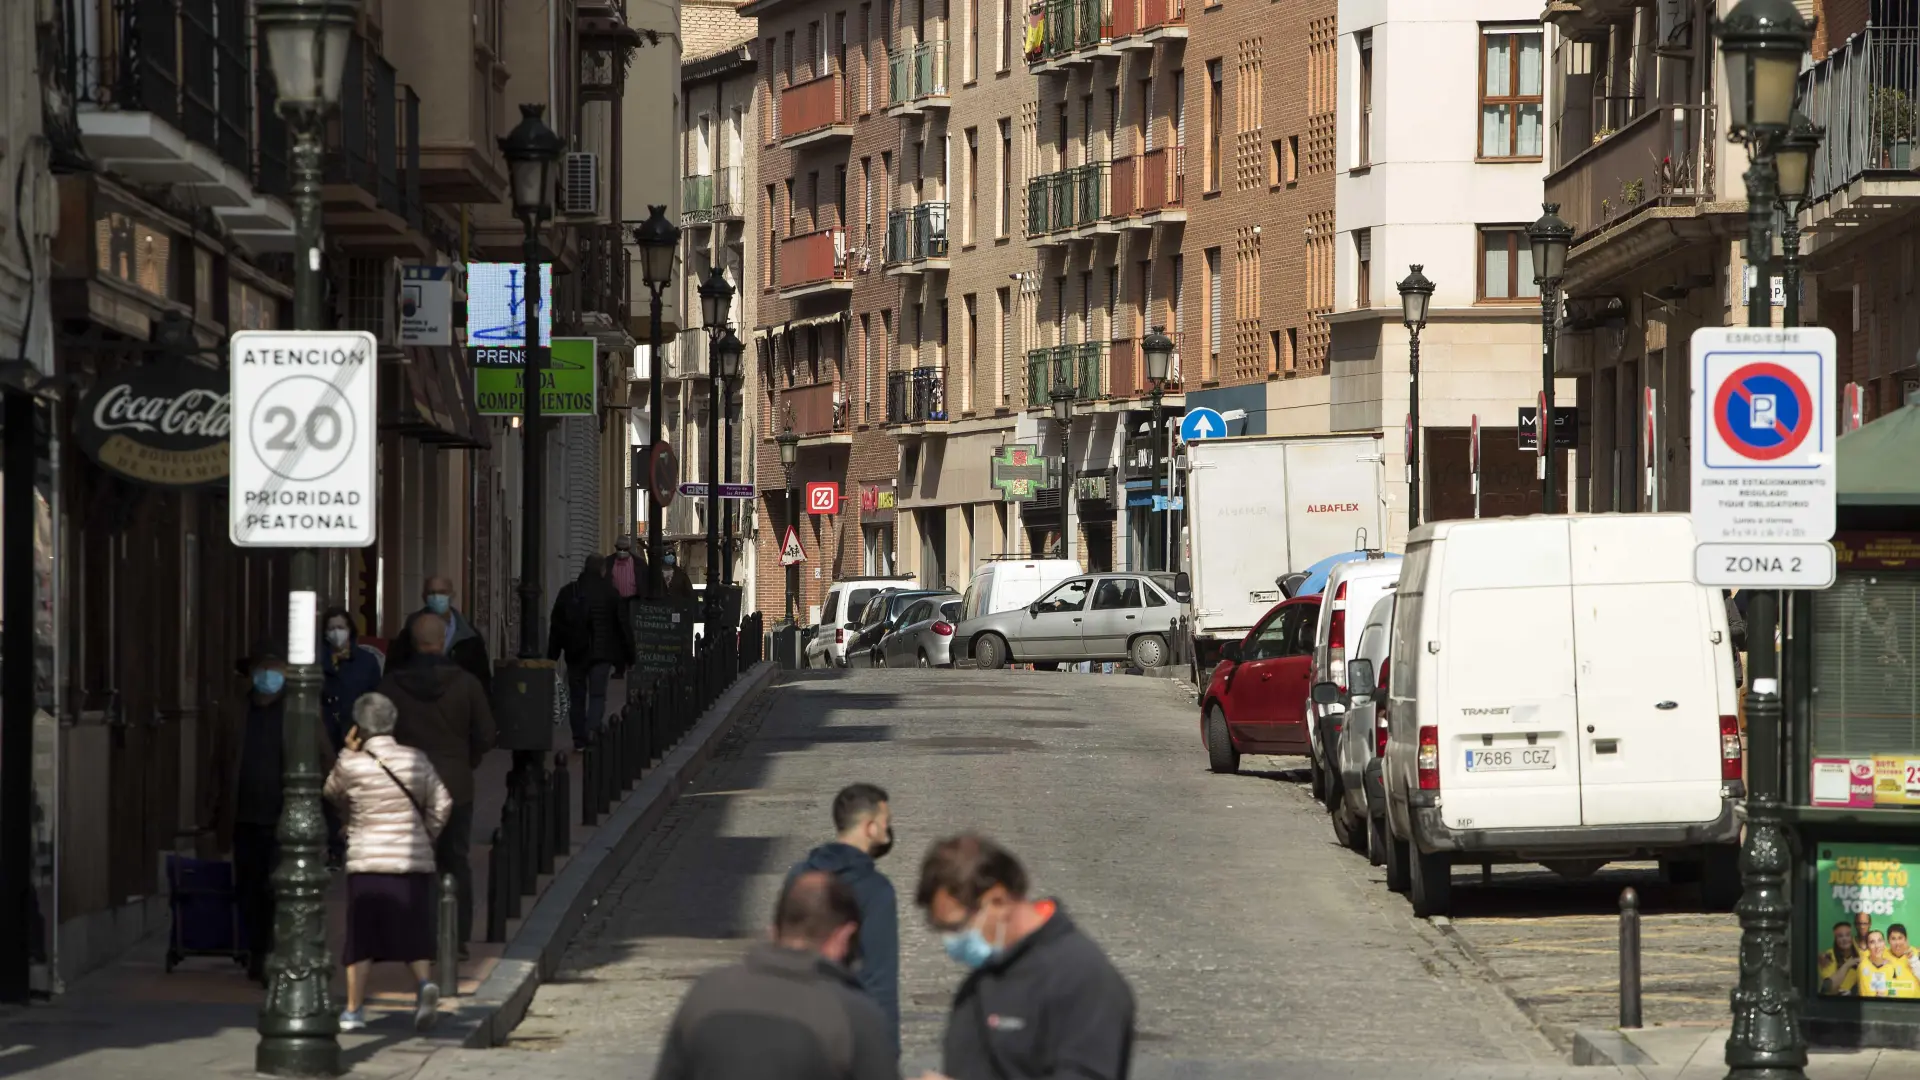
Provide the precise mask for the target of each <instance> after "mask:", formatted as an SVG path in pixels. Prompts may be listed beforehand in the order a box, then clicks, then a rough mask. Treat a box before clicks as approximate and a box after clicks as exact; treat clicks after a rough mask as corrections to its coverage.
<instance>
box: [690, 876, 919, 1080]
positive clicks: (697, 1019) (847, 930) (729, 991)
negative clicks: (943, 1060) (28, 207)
mask: <svg viewBox="0 0 1920 1080" xmlns="http://www.w3.org/2000/svg"><path fill="white" fill-rule="evenodd" d="M859 910H860V909H859V906H858V904H857V903H856V901H855V900H854V896H853V890H852V889H850V888H848V887H847V885H846V883H845V882H843V881H841V880H839V879H838V878H836V877H835V876H834V875H832V874H829V873H826V872H824V871H819V870H809V871H806V872H803V873H801V874H797V875H795V876H794V877H793V878H792V879H791V880H790V881H788V882H787V885H786V888H784V889H782V890H781V892H780V901H779V903H778V905H777V906H776V907H775V909H774V916H773V940H771V941H768V942H764V943H761V944H758V945H755V946H754V947H753V949H752V950H751V951H749V952H748V953H747V958H746V960H745V961H744V962H742V963H740V964H737V965H735V966H733V967H727V968H722V969H720V970H719V971H713V972H709V973H708V974H706V975H705V976H702V977H701V979H700V981H699V982H696V983H694V984H693V989H691V990H689V991H687V996H686V998H685V999H684V1000H682V1001H681V1002H680V1011H679V1012H678V1013H677V1014H675V1016H674V1018H673V1027H672V1028H671V1029H670V1030H669V1031H668V1033H667V1042H666V1046H665V1047H664V1048H663V1049H662V1050H661V1052H660V1064H659V1067H658V1068H657V1069H656V1070H655V1072H654V1078H655V1080H785V1078H788V1077H797V1076H805V1077H834V1078H845V1080H898V1077H899V1075H900V1073H899V1069H898V1067H897V1066H896V1065H895V1060H894V1052H893V1039H892V1038H891V1037H890V1036H889V1034H888V1032H887V1024H886V1019H885V1017H883V1016H882V1015H881V1013H880V1007H879V1006H878V1005H875V1004H874V1003H873V1000H872V999H871V998H869V997H867V995H866V994H864V993H862V992H861V990H860V984H859V983H858V982H856V981H855V980H854V978H853V976H852V975H851V974H849V973H848V972H847V969H846V968H845V967H843V966H842V965H843V963H844V962H845V960H846V957H847V952H848V949H849V948H850V947H851V946H852V943H853V938H854V934H855V933H856V932H857V930H858V928H859Z"/></svg>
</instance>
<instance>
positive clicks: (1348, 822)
mask: <svg viewBox="0 0 1920 1080" xmlns="http://www.w3.org/2000/svg"><path fill="white" fill-rule="evenodd" d="M1332 787H1333V806H1332V807H1331V808H1330V809H1329V810H1328V811H1327V816H1328V817H1329V818H1331V819H1332V821H1333V838H1334V839H1335V840H1338V841H1340V846H1341V847H1344V848H1346V849H1347V850H1348V851H1356V852H1359V853H1360V854H1362V855H1365V854H1366V853H1367V830H1366V823H1365V822H1362V821H1359V820H1356V819H1355V818H1354V817H1353V815H1352V814H1351V813H1349V812H1348V811H1347V798H1346V792H1345V790H1344V789H1343V788H1342V787H1341V784H1340V781H1339V778H1338V777H1335V778H1334V779H1333V781H1332Z"/></svg>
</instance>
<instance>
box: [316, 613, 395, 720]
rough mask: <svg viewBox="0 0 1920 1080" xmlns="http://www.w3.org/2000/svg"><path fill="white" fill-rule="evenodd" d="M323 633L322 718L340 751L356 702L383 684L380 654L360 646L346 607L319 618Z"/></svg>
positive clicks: (321, 668) (321, 660) (321, 661)
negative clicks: (324, 644) (361, 696)
mask: <svg viewBox="0 0 1920 1080" xmlns="http://www.w3.org/2000/svg"><path fill="white" fill-rule="evenodd" d="M320 634H321V637H323V638H324V639H325V640H326V646H327V647H326V651H325V655H323V656H322V657H321V658H320V674H321V676H322V678H323V679H324V681H323V682H322V683H321V685H320V718H321V720H322V721H324V722H325V723H326V725H327V737H328V738H330V739H332V740H333V745H334V748H335V749H336V751H337V750H338V748H339V747H340V746H341V744H342V742H343V741H344V740H345V739H346V737H347V729H348V728H350V727H352V726H353V703H354V702H356V701H359V700H360V695H362V694H369V693H372V692H373V688H374V687H376V686H379V685H380V654H379V653H376V652H374V651H373V650H372V649H371V648H362V647H361V645H360V636H359V635H358V634H357V633H355V632H354V628H353V616H352V615H350V614H348V613H347V609H346V608H339V607H336V608H328V609H327V613H326V614H325V615H323V616H321V619H320Z"/></svg>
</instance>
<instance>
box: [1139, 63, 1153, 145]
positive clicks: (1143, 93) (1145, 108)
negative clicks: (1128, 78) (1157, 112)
mask: <svg viewBox="0 0 1920 1080" xmlns="http://www.w3.org/2000/svg"><path fill="white" fill-rule="evenodd" d="M1140 152H1141V153H1143V154H1148V153H1152V152H1153V80H1152V79H1141V80H1140Z"/></svg>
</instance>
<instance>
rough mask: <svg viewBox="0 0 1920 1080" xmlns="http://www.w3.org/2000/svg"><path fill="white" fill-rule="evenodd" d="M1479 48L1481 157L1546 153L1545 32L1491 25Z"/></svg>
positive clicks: (1528, 156) (1518, 156) (1508, 156)
mask: <svg viewBox="0 0 1920 1080" xmlns="http://www.w3.org/2000/svg"><path fill="white" fill-rule="evenodd" d="M1481 43H1482V47H1481V49H1480V156H1481V157H1483V158H1539V157H1540V156H1541V154H1542V140H1541V134H1540V123H1541V118H1540V114H1541V108H1542V105H1541V101H1542V98H1541V79H1542V61H1541V33H1540V31H1539V30H1533V29H1526V30H1520V29H1501V28H1496V27H1488V28H1487V29H1486V30H1485V31H1484V32H1483V33H1482V35H1481Z"/></svg>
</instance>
